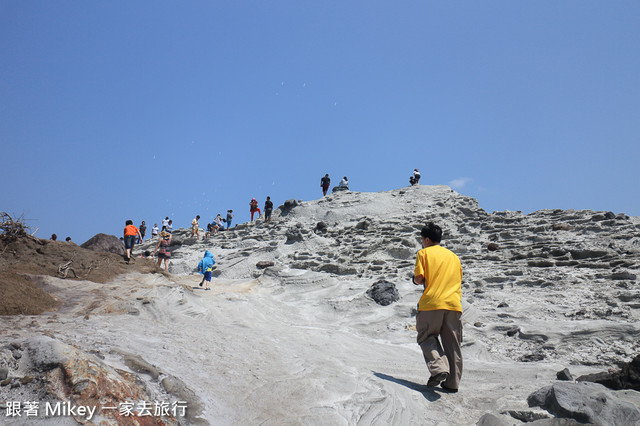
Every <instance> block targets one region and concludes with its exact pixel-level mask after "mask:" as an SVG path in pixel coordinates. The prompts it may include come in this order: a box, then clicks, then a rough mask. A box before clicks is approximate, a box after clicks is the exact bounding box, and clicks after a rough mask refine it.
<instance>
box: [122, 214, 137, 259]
mask: <svg viewBox="0 0 640 426" xmlns="http://www.w3.org/2000/svg"><path fill="white" fill-rule="evenodd" d="M137 238H141V237H140V231H138V228H136V227H135V226H133V221H132V220H127V222H126V226H125V227H124V248H125V251H126V259H127V263H129V262H131V255H132V254H133V246H135V245H136V239H137Z"/></svg>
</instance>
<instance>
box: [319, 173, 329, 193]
mask: <svg viewBox="0 0 640 426" xmlns="http://www.w3.org/2000/svg"><path fill="white" fill-rule="evenodd" d="M330 185H331V178H330V177H329V173H327V174H326V175H324V177H323V178H322V179H320V186H321V187H322V196H323V197H324V196H325V195H327V191H328V190H329V186H330Z"/></svg>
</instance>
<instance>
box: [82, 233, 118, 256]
mask: <svg viewBox="0 0 640 426" xmlns="http://www.w3.org/2000/svg"><path fill="white" fill-rule="evenodd" d="M80 247H82V248H86V249H89V250H93V251H105V252H108V253H115V254H119V255H121V256H124V254H125V251H124V245H123V244H122V242H121V241H120V240H119V239H118V237H116V236H113V235H107V234H96V235H94V236H93V237H91V239H90V240H89V241H87V242H86V243H84V244H82V245H80Z"/></svg>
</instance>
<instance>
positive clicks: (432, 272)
mask: <svg viewBox="0 0 640 426" xmlns="http://www.w3.org/2000/svg"><path fill="white" fill-rule="evenodd" d="M413 274H414V275H415V276H418V275H422V276H423V277H424V287H425V289H424V292H423V293H422V296H421V297H420V301H419V302H418V310H419V311H435V310H437V309H447V310H449V311H457V312H462V303H461V300H462V266H461V265H460V259H458V256H456V254H455V253H453V252H452V251H451V250H448V249H446V248H444V247H441V246H439V245H435V246H431V247H427V248H424V249H422V250H420V251H419V252H418V257H417V259H416V268H415V270H414V272H413Z"/></svg>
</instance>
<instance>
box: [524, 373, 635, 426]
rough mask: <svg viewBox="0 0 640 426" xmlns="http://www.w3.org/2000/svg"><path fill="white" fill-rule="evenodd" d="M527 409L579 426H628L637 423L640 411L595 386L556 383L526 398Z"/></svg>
mask: <svg viewBox="0 0 640 426" xmlns="http://www.w3.org/2000/svg"><path fill="white" fill-rule="evenodd" d="M527 402H528V404H529V407H534V406H538V407H542V408H544V409H545V410H547V411H549V412H550V413H552V414H554V415H556V416H558V417H565V418H571V419H575V420H577V421H579V422H582V423H594V424H602V425H631V424H636V423H637V422H640V411H639V410H638V408H637V407H635V406H634V405H632V404H629V403H628V402H625V401H622V400H620V399H619V398H617V397H616V395H615V394H614V393H613V392H612V391H610V390H608V389H607V388H605V387H604V386H602V385H600V384H597V383H589V382H582V383H567V382H557V383H554V384H553V385H551V386H546V387H544V388H542V389H539V390H537V391H535V392H534V393H532V394H531V395H529V397H528V398H527Z"/></svg>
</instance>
